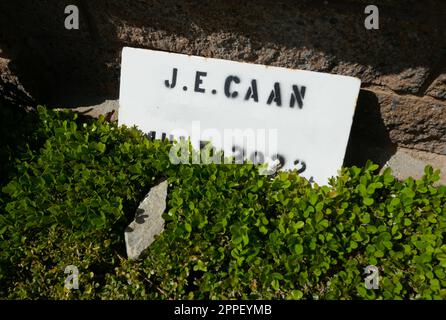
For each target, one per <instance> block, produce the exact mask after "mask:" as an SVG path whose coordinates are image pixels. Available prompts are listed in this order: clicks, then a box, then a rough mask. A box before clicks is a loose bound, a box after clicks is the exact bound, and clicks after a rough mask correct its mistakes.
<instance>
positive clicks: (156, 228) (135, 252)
mask: <svg viewBox="0 0 446 320" xmlns="http://www.w3.org/2000/svg"><path fill="white" fill-rule="evenodd" d="M166 197H167V180H166V181H163V182H161V183H160V184H159V185H157V186H155V187H153V188H152V189H150V191H149V193H148V194H147V195H146V197H145V198H144V200H143V201H142V202H141V203H140V205H139V207H138V209H137V210H136V216H135V220H133V221H132V223H130V225H129V226H128V227H127V228H126V230H125V233H124V237H125V244H126V250H127V257H128V258H129V259H131V260H135V259H138V258H139V257H140V256H141V253H142V252H143V251H144V250H145V249H147V248H148V247H149V246H150V245H151V244H152V243H153V241H155V236H156V235H159V234H161V233H162V232H163V230H164V219H163V218H162V214H163V212H164V210H166Z"/></svg>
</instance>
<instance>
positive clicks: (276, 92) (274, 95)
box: [266, 82, 282, 107]
mask: <svg viewBox="0 0 446 320" xmlns="http://www.w3.org/2000/svg"><path fill="white" fill-rule="evenodd" d="M273 101H274V102H275V103H276V104H277V106H278V107H280V106H282V96H281V95H280V84H279V83H278V82H276V83H274V89H273V90H271V93H270V95H269V97H268V101H267V102H266V103H267V104H271V102H273Z"/></svg>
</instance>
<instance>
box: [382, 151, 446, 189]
mask: <svg viewBox="0 0 446 320" xmlns="http://www.w3.org/2000/svg"><path fill="white" fill-rule="evenodd" d="M426 165H431V166H432V167H433V168H434V169H440V180H439V181H438V183H437V185H446V156H444V155H439V154H432V153H428V152H424V151H419V150H411V149H406V148H398V149H397V151H396V153H395V154H394V155H392V157H391V158H390V159H389V160H388V161H387V163H386V164H385V165H384V167H383V169H382V170H384V169H385V168H387V167H390V168H391V169H392V173H393V175H394V176H395V177H396V178H397V179H400V180H403V179H406V178H408V177H412V178H414V179H421V177H422V176H423V174H424V168H425V166H426Z"/></svg>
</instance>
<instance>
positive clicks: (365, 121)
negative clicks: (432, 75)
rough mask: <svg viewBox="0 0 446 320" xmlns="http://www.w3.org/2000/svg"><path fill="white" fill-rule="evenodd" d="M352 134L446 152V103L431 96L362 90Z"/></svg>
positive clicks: (426, 149) (415, 147)
mask: <svg viewBox="0 0 446 320" xmlns="http://www.w3.org/2000/svg"><path fill="white" fill-rule="evenodd" d="M352 135H354V136H357V137H366V138H367V139H368V140H380V141H383V142H388V143H390V144H397V145H399V146H403V147H408V148H413V149H418V150H424V151H429V152H434V153H438V154H446V106H445V105H443V104H442V103H441V102H440V101H438V100H435V99H431V98H429V97H425V98H419V97H416V96H410V95H405V96H400V95H393V94H390V93H388V92H384V91H380V90H363V91H362V92H361V94H360V98H359V100H358V105H357V107H356V114H355V119H354V124H353V128H352Z"/></svg>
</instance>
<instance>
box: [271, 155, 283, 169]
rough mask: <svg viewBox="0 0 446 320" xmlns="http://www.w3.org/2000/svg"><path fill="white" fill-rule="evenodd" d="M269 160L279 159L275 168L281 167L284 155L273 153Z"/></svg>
mask: <svg viewBox="0 0 446 320" xmlns="http://www.w3.org/2000/svg"><path fill="white" fill-rule="evenodd" d="M271 160H273V161H274V160H279V166H278V168H277V169H280V168H282V167H283V166H284V165H285V157H284V156H282V155H281V154H275V155H273V156H272V157H271Z"/></svg>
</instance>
